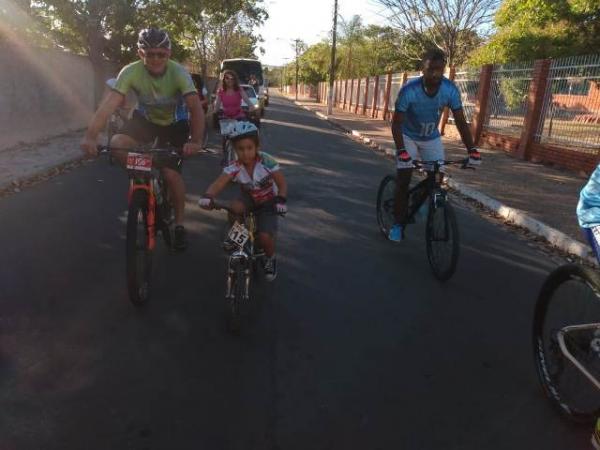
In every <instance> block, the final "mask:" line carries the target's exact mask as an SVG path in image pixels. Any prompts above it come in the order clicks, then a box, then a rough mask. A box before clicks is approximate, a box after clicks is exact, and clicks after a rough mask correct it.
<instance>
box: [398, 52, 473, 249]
mask: <svg viewBox="0 0 600 450" xmlns="http://www.w3.org/2000/svg"><path fill="white" fill-rule="evenodd" d="M445 68H446V55H445V54H444V52H442V51H441V50H438V49H434V50H429V51H428V52H426V53H425V55H424V56H423V76H421V77H419V78H417V79H415V80H412V81H410V82H409V83H407V84H405V85H404V86H403V87H402V89H401V90H400V92H399V93H398V98H397V99H396V108H395V112H394V118H393V120H392V135H393V136H394V142H395V143H396V148H397V164H396V167H397V175H396V196H395V202H394V217H395V224H394V225H393V226H392V228H391V229H390V234H389V239H390V240H391V241H394V242H400V241H401V240H402V239H403V238H404V227H405V225H406V219H407V217H406V216H407V210H408V188H409V185H410V179H411V176H412V170H413V167H414V166H413V163H412V160H413V158H415V159H417V158H420V159H422V160H423V161H433V160H443V159H444V153H445V152H444V146H443V144H442V138H441V135H440V132H439V130H438V124H439V122H440V117H441V116H442V112H443V111H444V108H445V107H446V106H447V107H448V108H450V109H451V110H452V114H453V116H454V123H455V124H456V128H457V129H458V131H459V133H460V137H461V138H462V141H463V143H464V144H465V147H466V148H467V151H468V153H469V163H470V164H480V163H481V155H480V153H479V151H478V150H477V148H475V146H474V145H473V138H472V137H471V131H470V130H469V126H468V125H467V121H466V119H465V115H464V112H463V110H462V102H461V100H460V92H459V90H458V88H457V87H456V85H455V84H454V83H453V82H452V81H450V80H448V79H447V78H445V77H444V70H445Z"/></svg>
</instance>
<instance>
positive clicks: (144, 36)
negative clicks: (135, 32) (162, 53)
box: [137, 28, 171, 50]
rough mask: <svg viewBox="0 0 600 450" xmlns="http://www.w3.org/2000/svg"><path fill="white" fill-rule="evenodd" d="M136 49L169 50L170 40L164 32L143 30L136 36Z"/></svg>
mask: <svg viewBox="0 0 600 450" xmlns="http://www.w3.org/2000/svg"><path fill="white" fill-rule="evenodd" d="M137 45H138V48H141V49H143V50H145V49H147V48H168V49H169V50H170V49H171V39H169V35H168V34H167V32H166V31H165V30H159V29H158V28H144V29H143V30H142V31H140V34H139V36H138V43H137Z"/></svg>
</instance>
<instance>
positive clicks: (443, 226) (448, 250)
mask: <svg viewBox="0 0 600 450" xmlns="http://www.w3.org/2000/svg"><path fill="white" fill-rule="evenodd" d="M425 240H426V246H427V259H428V260H429V266H430V267H431V271H432V272H433V275H434V276H435V277H436V278H437V279H438V280H440V281H446V280H448V279H449V278H450V277H452V275H453V274H454V271H455V270H456V264H457V262H458V253H459V251H460V241H459V235H458V224H457V222H456V214H455V213H454V208H453V207H452V205H451V204H450V203H449V202H448V201H447V200H445V201H443V202H441V203H440V204H439V205H437V206H436V207H434V206H433V205H431V204H430V207H429V213H428V215H427V225H426V229H425Z"/></svg>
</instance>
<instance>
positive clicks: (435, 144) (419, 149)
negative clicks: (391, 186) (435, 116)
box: [396, 134, 446, 169]
mask: <svg viewBox="0 0 600 450" xmlns="http://www.w3.org/2000/svg"><path fill="white" fill-rule="evenodd" d="M402 137H403V138H404V148H405V149H406V151H407V152H408V154H409V155H410V157H411V158H412V159H413V160H414V159H420V160H422V161H439V160H443V159H445V154H446V152H445V151H444V145H443V144H442V138H439V137H438V138H435V139H431V140H429V141H416V140H414V139H412V138H410V137H408V136H407V135H405V134H403V135H402ZM396 168H397V169H412V168H413V163H412V162H411V161H409V162H404V161H401V160H400V159H399V158H396Z"/></svg>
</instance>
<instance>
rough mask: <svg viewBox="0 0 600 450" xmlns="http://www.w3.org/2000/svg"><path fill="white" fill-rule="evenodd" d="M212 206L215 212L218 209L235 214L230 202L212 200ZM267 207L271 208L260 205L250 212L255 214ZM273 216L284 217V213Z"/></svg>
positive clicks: (265, 204) (266, 205)
mask: <svg viewBox="0 0 600 450" xmlns="http://www.w3.org/2000/svg"><path fill="white" fill-rule="evenodd" d="M213 205H214V209H216V210H220V209H224V210H225V211H228V212H230V213H232V214H237V213H236V212H235V211H234V210H233V208H232V207H231V202H226V201H221V200H213ZM268 206H272V204H269V203H268V202H267V203H263V204H262V205H260V206H258V207H256V208H254V209H253V210H252V212H254V213H256V212H257V211H258V210H260V209H262V208H265V207H268ZM274 214H277V215H278V216H281V217H284V216H285V214H286V213H277V212H275V213H274Z"/></svg>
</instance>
